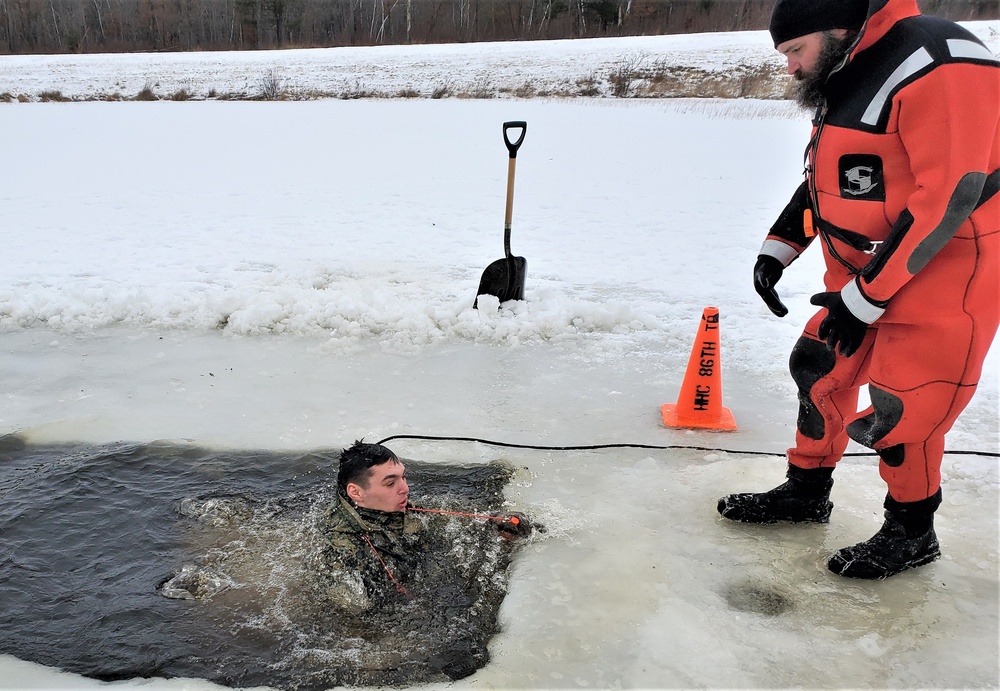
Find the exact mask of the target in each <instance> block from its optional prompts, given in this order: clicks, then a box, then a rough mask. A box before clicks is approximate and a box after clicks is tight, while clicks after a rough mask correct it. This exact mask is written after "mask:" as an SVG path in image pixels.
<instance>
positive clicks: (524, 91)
mask: <svg viewBox="0 0 1000 691" xmlns="http://www.w3.org/2000/svg"><path fill="white" fill-rule="evenodd" d="M153 86H154V85H151V84H146V86H145V87H143V89H142V90H141V91H139V93H137V94H136V95H135V96H133V97H131V98H126V97H123V96H122V95H121V94H118V93H114V94H98V95H94V96H89V97H87V98H85V99H75V98H71V97H67V96H65V95H63V94H62V93H61V92H59V91H44V92H41V93H39V94H38V95H37V96H34V97H33V96H30V95H23V94H22V95H17V96H15V95H13V94H10V93H3V94H0V103H10V102H12V101H14V100H17V101H20V102H30V101H32V100H37V101H46V102H65V101H75V100H88V101H121V100H132V101H159V100H161V97H160V96H158V95H157V94H156V93H155V92H154V91H153ZM790 90H791V84H790V82H789V80H788V78H787V76H786V75H785V74H784V72H783V71H782V70H781V69H779V67H778V66H775V65H770V64H749V63H748V64H744V65H739V66H737V67H735V68H733V69H730V70H728V71H726V72H718V71H711V70H706V69H703V68H700V67H690V66H678V65H675V64H670V63H667V62H666V61H662V60H661V61H657V62H651V61H650V59H649V58H648V56H646V55H644V54H636V55H629V56H625V57H623V58H621V59H620V61H619V62H618V63H616V64H614V65H612V66H611V67H610V68H609V69H608V71H607V72H606V73H605V75H604V76H599V75H597V74H594V73H592V74H589V75H587V76H584V77H581V78H578V79H575V80H574V79H569V78H567V79H564V80H562V82H560V83H558V84H555V85H548V86H547V87H544V88H543V87H540V86H538V85H537V84H536V83H534V82H531V81H527V82H524V83H523V84H521V85H519V86H506V85H501V84H497V83H495V82H493V81H492V80H491V78H490V77H489V76H487V75H483V76H480V77H479V78H477V79H476V81H475V82H474V83H472V84H469V85H463V86H462V87H457V88H456V86H455V85H454V83H453V82H452V81H451V80H450V79H446V80H445V81H444V82H443V83H441V84H439V85H438V86H437V87H435V88H434V89H432V90H431V91H430V93H429V94H427V93H422V92H421V91H418V90H417V89H415V88H412V87H404V88H401V89H398V90H396V91H394V92H391V93H390V92H382V91H378V90H376V89H372V88H370V87H369V86H368V85H366V84H363V83H362V82H360V81H357V82H355V84H354V86H353V87H351V88H347V89H344V90H342V91H338V92H331V91H320V90H303V89H293V88H290V87H289V86H288V85H287V84H286V83H285V81H284V80H283V79H282V78H281V77H280V76H279V75H278V74H277V73H276V72H275V71H274V70H269V71H267V72H264V73H263V74H262V75H261V76H260V79H259V81H258V84H257V89H256V93H246V92H226V93H220V92H219V91H217V90H216V89H212V90H211V91H209V92H208V94H207V96H205V98H208V99H211V100H220V101H253V100H259V101H309V100H321V99H342V100H356V99H375V98H384V99H391V98H421V97H429V98H432V99H442V98H460V99H479V100H483V99H494V98H520V99H531V98H607V97H613V98H625V99H627V98H722V99H726V98H728V99H745V98H753V99H766V100H783V99H788V98H790ZM163 98H168V99H169V100H172V101H188V100H192V99H196V96H195V95H194V94H193V93H192V92H191V91H189V90H188V89H186V88H181V89H178V90H177V91H175V92H174V93H173V94H172V95H170V96H167V97H163Z"/></svg>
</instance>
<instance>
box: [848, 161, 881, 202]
mask: <svg viewBox="0 0 1000 691" xmlns="http://www.w3.org/2000/svg"><path fill="white" fill-rule="evenodd" d="M839 168H840V196H841V198H843V199H863V200H865V201H877V202H884V201H885V180H884V179H883V177H882V159H881V158H879V157H878V156H875V155H873V154H847V155H845V156H841V157H840V166H839Z"/></svg>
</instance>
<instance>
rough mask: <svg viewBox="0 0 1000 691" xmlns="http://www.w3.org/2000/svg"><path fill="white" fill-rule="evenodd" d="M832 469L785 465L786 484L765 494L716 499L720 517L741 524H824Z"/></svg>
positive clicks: (826, 520) (828, 505) (733, 495)
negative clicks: (807, 468) (786, 470)
mask: <svg viewBox="0 0 1000 691" xmlns="http://www.w3.org/2000/svg"><path fill="white" fill-rule="evenodd" d="M832 474H833V468H815V469H809V470H806V469H804V468H799V467H797V466H794V465H791V464H789V466H788V472H787V473H786V474H785V477H787V478H788V481H787V482H785V483H784V484H782V485H779V486H777V487H775V488H774V489H772V490H769V491H767V492H760V493H757V494H728V495H726V496H724V497H723V498H722V499H720V500H719V513H721V514H722V516H723V518H728V519H729V520H731V521H741V522H743V523H778V522H788V523H827V522H829V520H830V511H831V510H832V509H833V504H832V503H831V502H830V489H831V488H832V487H833V478H832V477H831V475H832Z"/></svg>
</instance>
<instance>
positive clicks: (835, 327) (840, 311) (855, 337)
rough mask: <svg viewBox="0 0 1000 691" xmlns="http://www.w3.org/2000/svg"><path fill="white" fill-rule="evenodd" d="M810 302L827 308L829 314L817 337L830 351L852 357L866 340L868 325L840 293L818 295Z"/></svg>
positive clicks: (820, 326)
mask: <svg viewBox="0 0 1000 691" xmlns="http://www.w3.org/2000/svg"><path fill="white" fill-rule="evenodd" d="M809 302H811V303H812V304H814V305H816V306H817V307H826V309H827V312H828V314H827V315H826V318H825V319H823V321H822V322H820V325H819V329H817V331H816V335H817V336H819V337H820V339H821V340H824V341H826V344H827V345H828V346H830V349H831V350H832V349H833V348H837V350H839V351H840V354H841V355H843V356H844V357H851V356H852V355H854V353H855V351H856V350H857V349H858V348H859V347H860V346H861V342H862V341H863V340H865V333H867V331H868V324H866V323H865V322H863V321H861V320H860V319H858V318H857V317H855V316H854V314H853V313H852V312H851V310H849V309H847V305H845V304H844V298H842V297H840V293H818V294H816V295H813V296H812V297H811V298H810V299H809Z"/></svg>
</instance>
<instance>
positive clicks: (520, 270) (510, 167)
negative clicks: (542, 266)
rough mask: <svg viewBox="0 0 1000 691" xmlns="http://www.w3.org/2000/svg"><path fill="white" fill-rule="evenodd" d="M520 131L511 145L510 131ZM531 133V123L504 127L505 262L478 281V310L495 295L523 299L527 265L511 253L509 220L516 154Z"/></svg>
mask: <svg viewBox="0 0 1000 691" xmlns="http://www.w3.org/2000/svg"><path fill="white" fill-rule="evenodd" d="M518 128H520V130H521V134H520V136H519V137H518V138H517V140H516V141H513V142H512V141H511V140H510V137H509V136H508V135H507V130H510V129H518ZM527 131H528V123H526V122H524V121H523V120H516V121H513V122H505V123H504V124H503V142H504V144H506V145H507V151H509V152H510V162H509V163H508V164H507V211H506V214H505V216H504V222H503V250H504V258H503V259H497V260H496V261H495V262H493V263H492V264H490V265H489V266H487V267H486V269H485V270H484V271H483V277H482V278H481V279H480V280H479V291H478V292H477V293H476V301H475V302H474V303H472V306H473V308H475V309H479V296H480V295H495V296H497V297H498V298H499V299H500V302H507V301H508V300H523V299H524V273H525V269H526V268H527V266H528V261H527V260H526V259H525V258H524V257H515V256H514V255H512V254H511V253H510V219H511V215H512V212H513V210H514V164H515V162H516V161H517V150H518V148H520V146H521V142H523V141H524V133H525V132H527Z"/></svg>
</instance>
